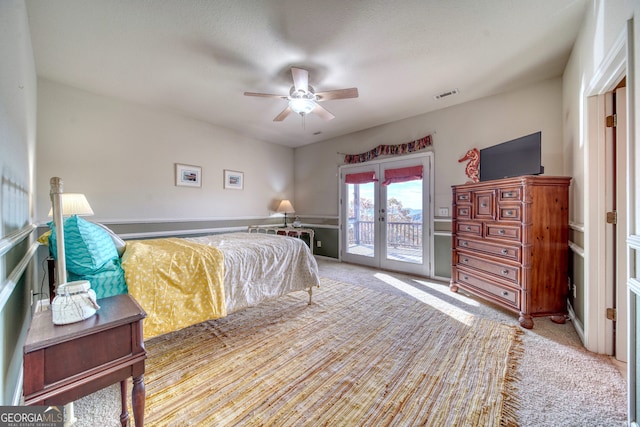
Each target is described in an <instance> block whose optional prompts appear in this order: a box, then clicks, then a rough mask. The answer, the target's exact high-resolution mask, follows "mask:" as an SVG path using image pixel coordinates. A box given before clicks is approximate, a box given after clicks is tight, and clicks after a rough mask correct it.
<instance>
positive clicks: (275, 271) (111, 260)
mask: <svg viewBox="0 0 640 427" xmlns="http://www.w3.org/2000/svg"><path fill="white" fill-rule="evenodd" d="M54 217H55V215H54ZM58 224H61V226H58ZM49 226H50V227H51V232H50V235H48V236H46V237H44V236H41V238H40V239H39V240H40V241H41V243H45V244H48V245H49V249H50V251H51V254H52V255H53V257H54V258H55V259H56V264H57V266H56V272H55V274H56V283H64V282H67V281H76V280H88V281H89V282H90V284H91V288H92V289H93V290H94V291H95V292H96V295H97V297H98V303H99V300H100V299H101V298H106V297H109V296H113V295H117V294H121V293H129V294H131V295H132V296H133V297H134V298H135V299H136V300H137V301H138V303H139V304H140V305H141V306H142V308H144V310H145V311H146V312H147V318H146V319H145V321H144V338H145V339H149V338H151V337H154V336H158V335H162V334H166V333H168V332H172V331H175V330H179V329H182V328H185V327H187V326H190V325H194V324H196V323H200V322H203V321H206V320H211V319H216V318H220V317H224V316H226V315H228V314H230V313H233V312H234V311H238V310H241V309H244V308H247V307H251V306H254V305H257V304H260V303H261V302H263V301H267V300H271V299H275V298H277V297H280V296H283V295H285V294H287V293H289V292H293V291H301V290H305V291H307V292H308V293H309V303H311V296H312V288H313V287H315V286H319V283H320V280H319V275H318V265H317V263H316V260H315V258H314V257H313V254H312V253H311V250H310V249H309V247H308V246H307V244H306V243H305V242H304V241H303V240H302V239H299V238H295V237H290V236H282V235H273V234H260V233H248V232H236V233H225V234H213V235H209V236H202V237H192V238H175V237H174V238H161V239H148V240H129V241H126V242H125V241H123V240H122V239H120V238H119V237H118V236H117V235H116V234H115V233H113V232H112V231H111V230H110V229H109V228H107V227H105V226H104V225H101V224H98V223H93V222H89V221H86V220H84V219H83V218H81V217H78V216H71V217H68V218H65V219H64V221H63V220H62V218H60V222H52V223H50V224H49ZM56 229H57V230H63V232H62V233H60V234H61V235H62V238H60V236H57V235H56ZM59 254H62V256H58V255H59ZM61 261H62V262H61ZM61 265H62V267H61ZM61 269H62V271H65V269H66V271H67V273H68V277H66V275H61V274H60V273H59V272H60V271H61Z"/></svg>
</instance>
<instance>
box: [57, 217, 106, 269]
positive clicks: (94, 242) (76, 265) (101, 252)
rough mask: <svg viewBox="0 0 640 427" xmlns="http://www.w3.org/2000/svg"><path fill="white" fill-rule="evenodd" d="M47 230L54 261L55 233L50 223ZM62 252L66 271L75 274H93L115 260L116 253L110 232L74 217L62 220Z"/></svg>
mask: <svg viewBox="0 0 640 427" xmlns="http://www.w3.org/2000/svg"><path fill="white" fill-rule="evenodd" d="M49 227H51V236H50V237H49V248H50V250H51V254H52V255H53V257H54V258H55V259H57V258H58V253H57V252H58V248H57V239H56V230H55V226H54V225H53V223H49ZM64 251H65V255H66V256H65V260H66V264H67V270H68V271H69V272H70V273H74V274H77V275H86V274H92V273H95V272H97V271H98V270H100V269H102V268H103V267H105V265H106V264H107V263H108V262H109V261H111V260H113V259H117V258H118V251H117V249H116V246H115V244H114V243H113V240H112V239H111V236H109V233H107V232H106V231H105V230H104V229H102V228H101V227H99V226H97V225H95V224H93V223H91V222H89V221H86V220H84V219H82V218H80V217H79V216H77V215H73V216H71V217H69V218H66V219H65V220H64Z"/></svg>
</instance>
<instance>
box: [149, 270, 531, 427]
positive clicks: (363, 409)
mask: <svg viewBox="0 0 640 427" xmlns="http://www.w3.org/2000/svg"><path fill="white" fill-rule="evenodd" d="M314 294H315V295H314V303H313V304H312V305H311V306H308V305H307V304H306V302H307V294H306V293H304V292H296V293H292V294H290V295H287V296H285V297H281V298H279V299H278V300H276V301H273V302H269V303H264V304H261V305H259V306H257V307H253V308H250V309H247V310H244V311H241V312H238V313H234V314H231V315H229V316H227V317H225V318H222V319H217V320H214V321H209V322H204V323H201V324H198V325H194V326H191V327H189V328H186V329H183V330H181V331H178V332H174V333H171V334H166V335H163V336H160V337H156V338H154V339H151V340H149V341H147V342H146V343H145V345H146V348H147V352H148V355H149V359H148V360H147V371H146V374H145V383H146V390H147V399H146V410H145V413H146V415H145V423H146V424H147V425H150V426H152V425H157V426H160V425H162V426H181V425H243V426H307V425H308V426H317V425H331V426H343V425H358V426H366V425H370V426H379V425H483V426H500V425H515V422H516V419H515V413H516V407H517V400H516V399H515V393H514V387H515V385H514V384H515V381H516V378H515V374H514V373H515V369H516V366H517V363H518V360H519V358H520V357H521V353H522V343H521V341H520V334H522V331H521V330H520V329H519V328H517V327H515V326H513V325H506V324H502V323H499V322H495V321H491V320H488V319H484V318H474V317H472V316H468V318H469V321H468V322H467V323H463V322H460V321H458V320H454V319H453V318H452V317H451V316H450V314H448V313H447V314H444V313H443V312H441V311H439V310H436V309H434V308H433V307H431V306H430V305H428V304H425V303H424V302H421V301H415V300H412V299H410V298H403V297H400V296H393V295H389V294H386V293H380V292H376V291H374V290H371V289H368V288H365V287H360V286H354V285H350V284H346V283H341V282H337V281H333V280H329V279H323V280H322V282H321V287H320V289H318V290H317V291H316V292H314ZM457 310H458V312H460V309H457Z"/></svg>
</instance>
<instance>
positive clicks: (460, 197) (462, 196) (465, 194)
mask: <svg viewBox="0 0 640 427" xmlns="http://www.w3.org/2000/svg"><path fill="white" fill-rule="evenodd" d="M456 203H458V204H463V203H471V191H458V192H457V193H456Z"/></svg>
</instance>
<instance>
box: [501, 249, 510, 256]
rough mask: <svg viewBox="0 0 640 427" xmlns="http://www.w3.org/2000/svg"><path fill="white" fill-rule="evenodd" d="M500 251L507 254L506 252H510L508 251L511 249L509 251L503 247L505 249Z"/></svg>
mask: <svg viewBox="0 0 640 427" xmlns="http://www.w3.org/2000/svg"><path fill="white" fill-rule="evenodd" d="M500 252H502V255H506V254H508V253H509V251H508V250H506V249H503V250H501V251H500Z"/></svg>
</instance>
